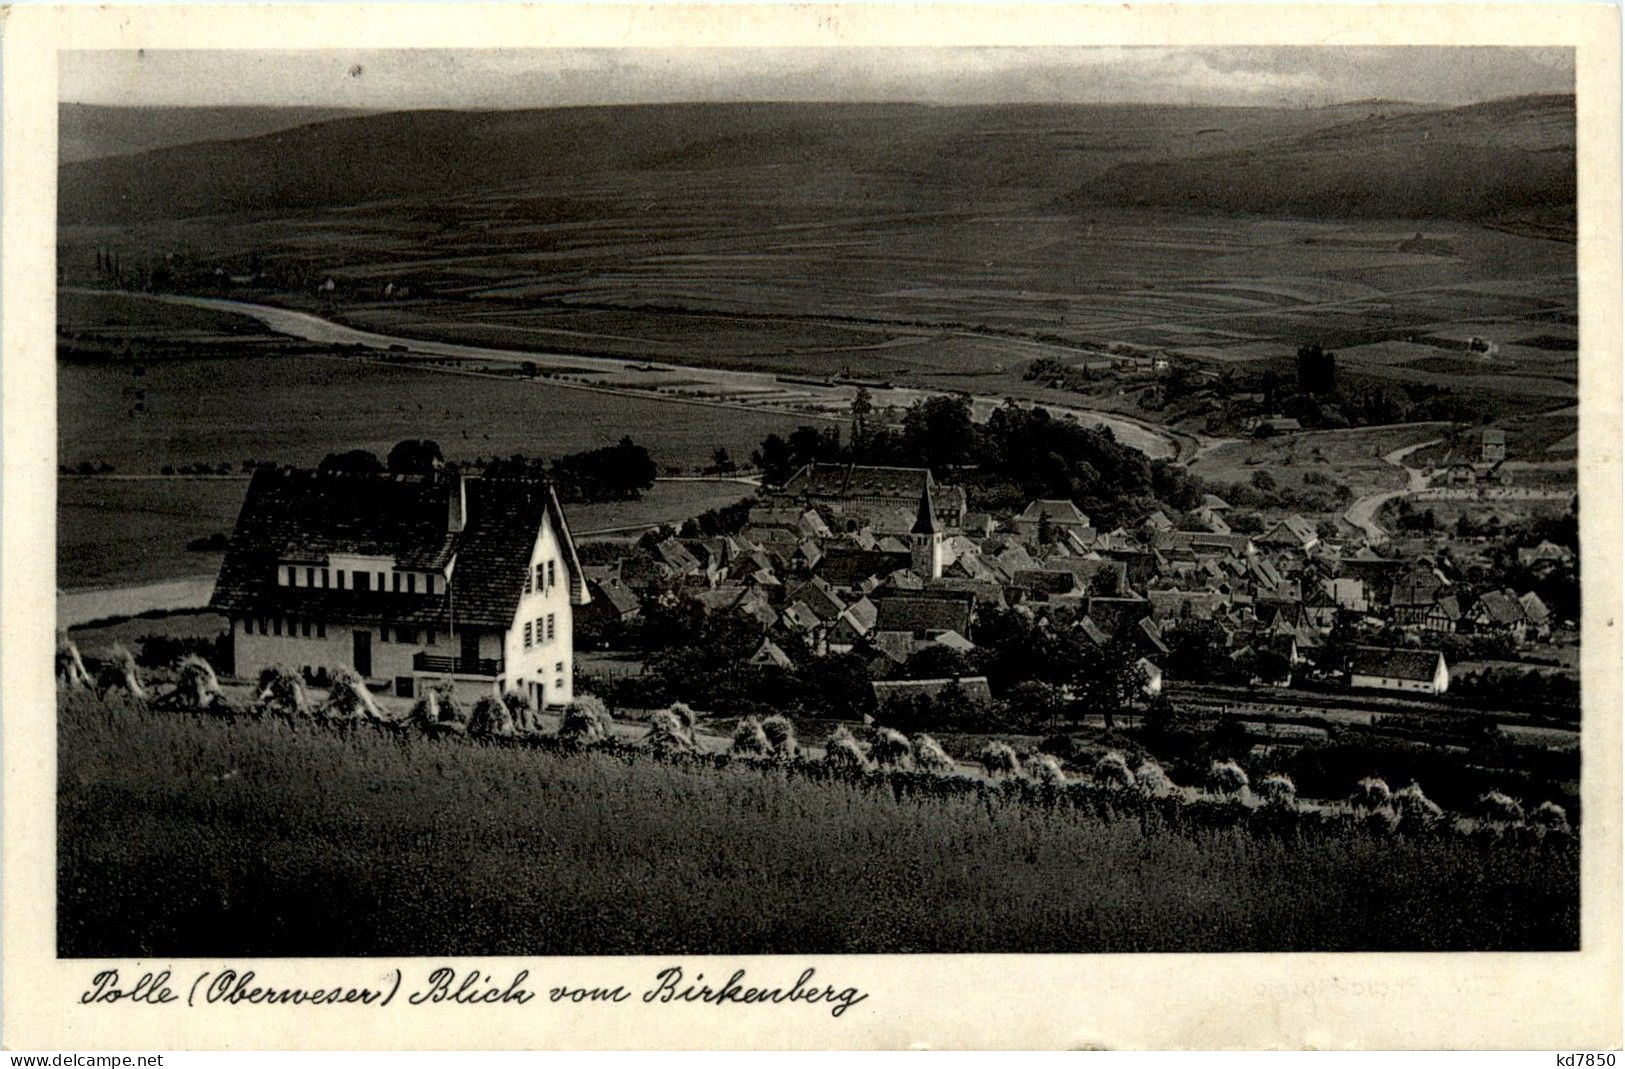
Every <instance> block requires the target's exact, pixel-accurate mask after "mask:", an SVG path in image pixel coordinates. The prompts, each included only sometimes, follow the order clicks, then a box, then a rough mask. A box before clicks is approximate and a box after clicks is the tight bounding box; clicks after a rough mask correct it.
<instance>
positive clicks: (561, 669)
mask: <svg viewBox="0 0 1625 1069" xmlns="http://www.w3.org/2000/svg"><path fill="white" fill-rule="evenodd" d="M553 671H555V672H557V673H558V674H559V675H561V676H562V675H563V674H564V662H563V661H560V662H559V663H558V664H555V665H554V666H553Z"/></svg>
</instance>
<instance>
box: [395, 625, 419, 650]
mask: <svg viewBox="0 0 1625 1069" xmlns="http://www.w3.org/2000/svg"><path fill="white" fill-rule="evenodd" d="M417 640H418V633H417V629H416V628H412V627H402V628H398V629H397V630H396V632H395V641H396V642H400V643H404V644H405V645H408V646H412V645H416V643H417Z"/></svg>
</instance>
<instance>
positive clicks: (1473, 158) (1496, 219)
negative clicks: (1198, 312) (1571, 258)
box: [1065, 96, 1575, 234]
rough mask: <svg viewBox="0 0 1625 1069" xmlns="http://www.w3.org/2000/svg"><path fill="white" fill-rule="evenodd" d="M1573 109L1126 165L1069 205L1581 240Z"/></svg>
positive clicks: (1313, 134)
mask: <svg viewBox="0 0 1625 1069" xmlns="http://www.w3.org/2000/svg"><path fill="white" fill-rule="evenodd" d="M1574 146H1575V131H1574V97H1572V96H1540V97H1520V98H1515V99H1509V100H1500V101H1494V102H1491V103H1487V104H1475V105H1470V106H1467V107H1459V108H1448V109H1443V110H1433V111H1419V112H1418V111H1412V112H1407V113H1403V114H1397V115H1385V116H1382V117H1375V118H1364V119H1358V120H1354V121H1349V122H1345V123H1338V124H1334V125H1329V126H1326V127H1323V128H1321V129H1317V130H1313V131H1308V132H1305V133H1302V134H1299V135H1297V136H1294V137H1289V138H1284V139H1282V140H1279V141H1274V142H1270V143H1267V144H1263V145H1258V146H1250V147H1247V148H1242V149H1235V150H1229V151H1223V152H1199V153H1193V154H1190V155H1186V156H1182V157H1176V158H1168V159H1161V160H1148V161H1138V162H1135V163H1132V164H1121V165H1118V166H1116V167H1113V168H1110V169H1108V170H1106V171H1104V172H1102V173H1100V174H1097V175H1095V176H1093V177H1092V178H1091V179H1090V180H1088V181H1086V182H1084V183H1083V184H1081V185H1080V186H1079V187H1078V189H1077V190H1076V191H1075V192H1074V193H1073V194H1072V195H1071V196H1069V197H1067V198H1065V202H1066V203H1068V204H1070V205H1074V206H1084V205H1096V204H1116V205H1133V206H1141V207H1154V208H1167V209H1176V210H1182V211H1184V210H1194V211H1204V212H1205V211H1219V212H1246V213H1257V214H1266V215H1292V216H1312V217H1313V216H1328V215H1330V216H1350V217H1407V218H1441V219H1444V218H1448V219H1470V220H1474V221H1479V222H1487V223H1502V222H1507V223H1526V224H1534V223H1538V224H1541V225H1545V226H1548V227H1552V228H1555V229H1559V230H1561V229H1562V221H1563V220H1564V219H1566V220H1567V229H1568V231H1569V233H1570V234H1572V230H1573V220H1574V203H1575V147H1574Z"/></svg>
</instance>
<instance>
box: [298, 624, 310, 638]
mask: <svg viewBox="0 0 1625 1069" xmlns="http://www.w3.org/2000/svg"><path fill="white" fill-rule="evenodd" d="M299 634H300V636H301V637H304V638H309V637H310V621H309V620H306V621H305V622H304V623H302V624H300V625H299Z"/></svg>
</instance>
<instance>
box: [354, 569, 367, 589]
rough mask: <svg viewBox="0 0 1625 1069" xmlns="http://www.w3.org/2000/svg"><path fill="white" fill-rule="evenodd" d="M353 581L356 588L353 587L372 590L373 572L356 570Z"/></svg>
mask: <svg viewBox="0 0 1625 1069" xmlns="http://www.w3.org/2000/svg"><path fill="white" fill-rule="evenodd" d="M352 581H353V583H354V588H353V589H356V590H371V589H372V573H371V572H356V573H355V576H354V577H353V580H352Z"/></svg>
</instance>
